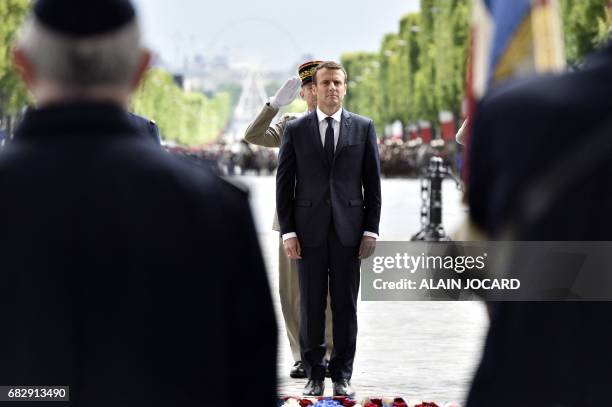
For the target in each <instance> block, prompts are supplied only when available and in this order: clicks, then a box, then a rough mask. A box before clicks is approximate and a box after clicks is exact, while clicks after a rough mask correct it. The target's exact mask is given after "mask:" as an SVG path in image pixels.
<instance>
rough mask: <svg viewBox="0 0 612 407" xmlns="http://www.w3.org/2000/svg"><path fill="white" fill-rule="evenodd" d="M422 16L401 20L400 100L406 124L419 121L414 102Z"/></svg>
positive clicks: (403, 120) (414, 14)
mask: <svg viewBox="0 0 612 407" xmlns="http://www.w3.org/2000/svg"><path fill="white" fill-rule="evenodd" d="M420 21H421V19H420V15H419V14H418V13H411V14H407V15H405V16H403V17H402V18H401V20H400V29H399V41H400V42H399V45H400V49H399V80H400V87H399V89H398V90H397V92H398V98H399V110H400V120H402V122H403V123H404V124H408V123H411V122H415V121H416V120H418V117H417V113H416V104H415V100H414V92H415V86H414V83H415V75H416V73H417V72H418V70H419V68H420V67H419V53H420V46H419V31H420V26H419V25H420Z"/></svg>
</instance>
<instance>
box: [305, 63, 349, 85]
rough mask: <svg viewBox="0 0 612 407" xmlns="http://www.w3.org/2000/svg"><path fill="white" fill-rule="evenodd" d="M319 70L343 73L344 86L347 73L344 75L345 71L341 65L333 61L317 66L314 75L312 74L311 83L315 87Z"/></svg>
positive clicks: (346, 80)
mask: <svg viewBox="0 0 612 407" xmlns="http://www.w3.org/2000/svg"><path fill="white" fill-rule="evenodd" d="M321 69H334V70H340V71H342V72H343V73H344V83H345V84H346V83H347V82H348V73H346V69H344V67H343V66H342V65H340V64H339V63H337V62H334V61H326V62H323V63H321V64H319V66H317V68H316V69H315V71H314V73H313V74H312V81H313V82H314V84H315V85H316V84H317V72H319V71H320V70H321Z"/></svg>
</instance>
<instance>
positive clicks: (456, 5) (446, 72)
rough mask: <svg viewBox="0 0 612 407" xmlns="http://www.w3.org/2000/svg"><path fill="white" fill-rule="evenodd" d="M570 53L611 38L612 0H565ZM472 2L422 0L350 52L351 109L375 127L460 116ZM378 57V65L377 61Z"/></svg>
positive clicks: (346, 59)
mask: <svg viewBox="0 0 612 407" xmlns="http://www.w3.org/2000/svg"><path fill="white" fill-rule="evenodd" d="M560 5H561V8H560V10H561V18H562V24H563V30H564V33H565V34H564V36H565V45H566V55H567V58H568V61H569V62H570V63H572V64H577V63H580V62H581V61H582V60H583V59H584V57H585V56H586V55H587V54H588V53H591V52H592V51H593V50H595V49H596V48H598V47H600V46H602V45H603V44H604V43H606V42H607V41H609V40H610V38H611V32H612V1H610V0H560ZM470 11H471V1H470V0H421V11H420V12H419V13H410V14H406V15H404V16H403V17H401V18H400V20H399V29H398V32H397V33H390V34H387V35H385V36H384V38H383V39H382V41H381V44H380V49H379V51H378V52H377V53H375V54H371V53H365V52H352V53H347V54H344V55H343V56H342V59H341V60H342V63H343V64H344V65H345V67H346V68H347V70H348V71H349V76H352V78H353V79H352V80H351V82H350V84H349V85H350V86H349V92H348V95H347V98H346V99H345V104H346V106H347V108H348V109H350V110H354V111H355V112H357V113H362V114H365V115H367V116H370V117H372V118H375V121H376V124H377V128H378V129H379V130H382V129H383V128H384V126H385V125H387V124H390V123H391V122H393V121H395V120H400V121H401V122H402V123H403V124H404V125H405V126H406V125H408V124H411V123H416V122H418V121H420V120H427V121H430V122H431V123H432V125H433V126H434V127H436V126H437V125H438V121H439V112H441V111H449V112H451V113H453V116H454V118H455V120H458V119H459V116H460V114H461V106H462V102H463V98H464V88H465V76H466V67H467V60H468V43H469V22H470ZM376 60H377V62H378V63H375V61H376Z"/></svg>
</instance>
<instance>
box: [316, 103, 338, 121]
mask: <svg viewBox="0 0 612 407" xmlns="http://www.w3.org/2000/svg"><path fill="white" fill-rule="evenodd" d="M327 117H331V118H333V119H334V120H335V121H337V122H338V123H340V119H341V118H342V106H340V109H338V110H337V111H336V113H334V114H332V115H331V116H328V115H326V114H325V113H323V112H322V111H321V109H319V106H317V119H318V120H319V123H321V122H322V121H323V120H325V119H326V118H327Z"/></svg>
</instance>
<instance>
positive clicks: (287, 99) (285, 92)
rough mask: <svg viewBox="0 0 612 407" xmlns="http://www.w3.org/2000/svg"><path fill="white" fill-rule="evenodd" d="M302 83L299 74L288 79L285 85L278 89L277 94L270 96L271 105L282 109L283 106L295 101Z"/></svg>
mask: <svg viewBox="0 0 612 407" xmlns="http://www.w3.org/2000/svg"><path fill="white" fill-rule="evenodd" d="M301 84H302V82H301V81H300V78H298V77H297V76H294V77H292V78H289V79H287V81H286V82H285V83H284V84H283V86H281V87H280V89H279V90H277V91H276V94H275V95H274V96H272V97H271V98H270V101H269V102H270V106H272V107H273V108H275V109H280V108H281V107H282V106H286V105H288V104H289V103H291V102H293V100H294V99H295V97H296V96H297V94H298V89H300V85H301Z"/></svg>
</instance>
